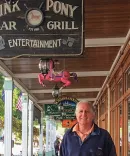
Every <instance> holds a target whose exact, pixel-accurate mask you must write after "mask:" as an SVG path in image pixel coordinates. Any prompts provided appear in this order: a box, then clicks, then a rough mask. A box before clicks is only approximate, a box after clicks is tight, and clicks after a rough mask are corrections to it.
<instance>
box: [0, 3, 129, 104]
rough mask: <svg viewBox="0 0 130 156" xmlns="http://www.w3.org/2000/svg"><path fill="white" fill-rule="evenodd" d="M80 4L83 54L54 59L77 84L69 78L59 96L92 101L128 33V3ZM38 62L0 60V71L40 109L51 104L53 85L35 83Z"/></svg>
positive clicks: (19, 59)
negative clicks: (82, 7) (82, 20)
mask: <svg viewBox="0 0 130 156" xmlns="http://www.w3.org/2000/svg"><path fill="white" fill-rule="evenodd" d="M84 3H85V4H84V19H85V22H84V36H85V40H84V42H85V48H84V52H83V54H82V55H81V56H78V57H71V58H70V57H67V58H57V57H56V58H54V59H56V60H59V64H57V65H56V70H57V71H60V70H63V69H66V70H68V71H70V72H77V73H78V82H76V81H74V80H73V79H72V78H71V81H72V85H71V86H69V87H67V88H66V89H63V90H62V95H67V96H71V97H74V98H77V99H88V101H92V102H94V101H95V100H96V97H97V95H98V93H99V91H100V90H101V87H102V85H103V83H104V81H105V78H106V76H107V75H108V74H109V71H110V68H111V66H112V63H113V62H114V60H115V58H116V55H117V53H118V52H119V49H120V47H121V45H123V43H124V42H125V37H126V35H127V33H128V31H129V27H130V0H118V1H117V0H106V1H101V0H99V1H95V0H85V1H84ZM19 50H20V49H19ZM39 60H40V58H17V59H13V60H1V61H0V64H1V67H2V69H1V72H2V73H3V74H4V75H6V72H8V73H9V74H10V75H12V76H13V78H14V79H15V80H16V81H17V82H18V83H20V85H22V87H23V88H24V87H26V89H25V90H27V91H28V93H29V94H30V96H31V97H33V98H32V99H34V100H35V101H34V102H37V103H38V105H39V106H42V105H43V104H47V103H52V102H53V101H54V99H53V97H52V95H51V90H52V88H53V87H54V84H55V83H54V82H46V88H43V87H42V86H41V85H40V84H39V83H38V79H37V75H38V73H39V68H38V63H39ZM3 69H5V70H6V72H5V71H3ZM59 86H61V84H60V83H59Z"/></svg>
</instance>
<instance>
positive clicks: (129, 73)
mask: <svg viewBox="0 0 130 156" xmlns="http://www.w3.org/2000/svg"><path fill="white" fill-rule="evenodd" d="M126 88H127V90H128V89H129V88H130V68H129V69H128V71H127V73H126Z"/></svg>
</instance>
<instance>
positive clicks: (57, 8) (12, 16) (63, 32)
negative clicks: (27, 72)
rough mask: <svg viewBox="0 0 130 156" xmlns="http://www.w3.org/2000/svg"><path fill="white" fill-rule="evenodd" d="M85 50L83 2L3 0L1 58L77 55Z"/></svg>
mask: <svg viewBox="0 0 130 156" xmlns="http://www.w3.org/2000/svg"><path fill="white" fill-rule="evenodd" d="M82 51H83V0H59V1H56V0H25V1H23V0H19V1H17V2H16V3H15V4H14V5H13V6H11V5H8V4H7V3H6V2H5V0H1V1H0V56H1V57H13V56H23V57H25V56H26V55H29V56H51V57H52V56H76V55H80V54H81V53H82Z"/></svg>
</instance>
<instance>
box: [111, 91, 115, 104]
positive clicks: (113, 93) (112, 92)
mask: <svg viewBox="0 0 130 156" xmlns="http://www.w3.org/2000/svg"><path fill="white" fill-rule="evenodd" d="M114 103H115V89H113V90H112V91H111V106H113V105H114Z"/></svg>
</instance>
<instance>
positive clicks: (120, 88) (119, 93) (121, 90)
mask: <svg viewBox="0 0 130 156" xmlns="http://www.w3.org/2000/svg"><path fill="white" fill-rule="evenodd" d="M122 94H123V87H122V80H120V81H119V83H118V98H120V97H121V96H122Z"/></svg>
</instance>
